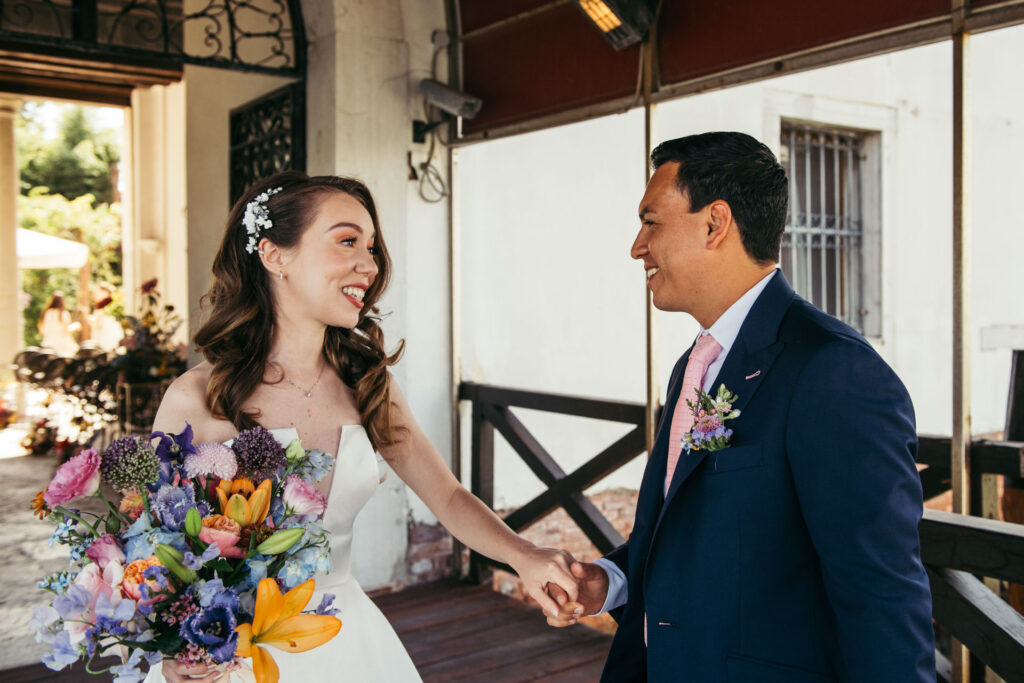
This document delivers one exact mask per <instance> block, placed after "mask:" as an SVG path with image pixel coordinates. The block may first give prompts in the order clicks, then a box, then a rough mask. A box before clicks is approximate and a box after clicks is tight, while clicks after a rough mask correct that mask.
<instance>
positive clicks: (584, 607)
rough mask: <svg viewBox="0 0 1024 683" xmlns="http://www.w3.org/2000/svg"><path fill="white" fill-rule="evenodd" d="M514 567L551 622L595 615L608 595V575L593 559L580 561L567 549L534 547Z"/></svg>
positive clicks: (562, 624)
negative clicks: (520, 562) (591, 561)
mask: <svg viewBox="0 0 1024 683" xmlns="http://www.w3.org/2000/svg"><path fill="white" fill-rule="evenodd" d="M513 569H515V570H516V573H517V574H519V577H520V578H521V579H522V580H523V584H524V587H525V589H526V592H527V593H528V594H529V595H530V597H532V598H533V599H534V600H536V601H537V603H538V604H539V605H540V606H541V608H542V609H543V610H544V615H545V616H546V617H547V621H548V624H549V625H551V626H555V627H557V628H562V627H565V626H572V625H573V624H575V623H577V622H578V621H579V619H580V617H582V616H585V615H590V614H595V613H597V612H599V611H600V610H601V608H602V607H603V606H604V603H605V599H606V598H607V597H608V574H606V573H605V571H604V569H602V568H601V567H600V566H598V565H596V564H593V563H590V562H578V561H577V560H576V559H575V558H573V556H572V555H571V554H569V553H568V552H566V551H564V550H554V549H551V548H532V549H531V550H530V551H529V553H528V557H527V558H526V559H525V560H524V561H523V563H522V565H521V566H519V567H517V566H514V565H513Z"/></svg>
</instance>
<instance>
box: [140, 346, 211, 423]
mask: <svg viewBox="0 0 1024 683" xmlns="http://www.w3.org/2000/svg"><path fill="white" fill-rule="evenodd" d="M210 370H211V365H210V364H209V363H207V362H206V361H203V362H202V363H200V364H199V365H197V366H195V367H194V368H192V369H191V370H188V371H186V372H185V373H184V374H182V375H181V376H180V377H178V378H177V379H176V380H174V382H172V383H171V385H170V386H169V387H167V391H166V392H165V393H164V397H163V399H162V400H161V401H160V408H159V409H158V410H157V412H156V419H154V420H153V429H154V430H156V431H161V432H172V433H175V434H176V433H178V432H180V431H181V430H182V429H183V428H184V426H185V423H186V422H187V423H189V424H190V425H192V428H193V429H194V430H195V431H197V432H200V431H202V432H205V431H208V429H209V427H210V426H212V424H213V423H216V422H219V420H216V419H215V418H214V417H213V415H211V414H210V411H209V409H207V407H206V385H207V384H208V383H209V381H210Z"/></svg>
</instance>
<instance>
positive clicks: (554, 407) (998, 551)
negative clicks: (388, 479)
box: [459, 367, 1024, 683]
mask: <svg viewBox="0 0 1024 683" xmlns="http://www.w3.org/2000/svg"><path fill="white" fill-rule="evenodd" d="M1015 373H1016V367H1015ZM1015 376H1016V375H1015ZM1014 386H1016V382H1015V383H1014ZM1013 395H1014V394H1013V393H1011V401H1010V407H1011V410H1010V411H1009V412H1010V415H1011V418H1010V419H1008V426H1010V425H1011V424H1013V420H1014V419H1016V417H1014V416H1015V415H1016V414H1017V413H1019V412H1020V408H1019V407H1020V406H1024V402H1017V401H1014V399H1013ZM459 398H460V399H461V400H464V401H470V402H472V475H471V484H470V485H471V488H472V491H473V493H474V494H476V495H477V496H479V497H480V498H481V499H482V500H483V501H484V502H485V503H487V505H489V506H491V507H493V506H494V431H495V429H497V431H498V432H499V433H500V434H501V435H502V437H504V438H505V440H506V441H508V443H509V444H510V445H511V446H512V449H513V450H514V451H515V452H516V453H517V454H518V455H519V457H520V458H522V460H523V462H524V463H526V465H527V466H528V467H529V468H530V469H531V470H532V471H533V473H534V474H535V475H537V477H538V478H539V479H540V480H541V481H542V482H543V483H544V484H545V485H546V486H547V487H548V488H547V490H546V491H544V492H543V493H541V494H540V495H538V496H537V497H536V498H534V499H533V500H531V501H530V502H528V503H526V505H524V506H522V507H521V508H519V509H518V510H516V511H515V512H513V513H511V514H510V515H509V516H508V517H507V518H506V519H505V521H506V523H508V525H509V526H510V527H512V529H514V530H516V531H520V530H522V529H524V528H525V527H527V526H529V525H530V524H532V523H533V522H535V521H537V520H539V519H541V518H542V517H544V516H545V515H547V514H548V513H550V512H552V511H553V510H555V509H557V508H559V507H560V508H563V509H564V510H565V511H566V512H567V513H568V514H569V516H570V517H571V518H572V519H573V521H574V522H576V524H577V525H579V527H580V529H581V530H582V531H583V533H584V534H586V536H587V538H589V539H590V541H591V542H592V543H593V544H594V545H595V546H596V547H597V548H598V550H600V551H601V552H608V551H609V550H611V549H612V548H614V547H616V546H617V545H619V544H620V543H622V540H623V539H622V537H621V535H620V534H619V533H618V532H617V531H616V530H615V529H614V528H613V527H612V525H611V523H610V522H609V521H608V520H607V519H606V518H605V517H604V516H603V515H602V514H601V512H600V511H599V510H598V509H597V508H596V507H595V506H594V505H593V504H592V503H591V502H590V501H589V500H588V499H587V498H586V497H585V496H584V495H583V490H584V489H586V488H588V487H590V486H591V485H593V484H594V483H596V482H598V481H600V480H601V479H603V478H604V477H606V476H607V475H608V474H610V473H612V472H614V471H615V470H617V469H618V468H620V467H621V466H622V465H624V464H626V463H627V462H629V461H631V460H633V459H634V458H636V457H637V456H639V455H640V454H642V453H643V452H644V451H645V443H644V436H643V429H644V405H643V404H641V403H628V402H619V401H603V400H595V399H589V398H580V397H576V396H565V395H557V394H545V393H539V392H532V391H522V390H517V389H507V388H501V387H494V386H487V385H481V384H472V383H464V384H462V385H461V386H460V390H459ZM512 408H526V409H530V410H539V411H545V412H551V413H560V414H563V415H576V416H581V417H589V418H595V419H600V420H609V421H612V422H619V423H626V424H630V425H633V429H631V430H630V431H629V432H627V433H626V435H625V436H623V437H621V438H619V439H618V440H617V441H615V442H614V443H613V444H612V445H610V446H608V447H607V448H605V449H604V450H603V451H601V452H600V453H598V454H597V455H595V456H594V457H593V458H592V459H590V460H589V461H588V462H586V463H585V464H583V465H582V466H580V467H579V468H577V469H576V470H574V471H573V472H571V473H566V472H565V471H564V470H562V468H561V467H560V466H559V465H558V463H557V462H556V460H555V458H554V457H552V455H551V454H550V453H548V452H547V451H546V450H545V449H544V447H543V446H541V444H540V443H539V442H538V440H537V439H536V438H535V437H534V436H533V435H532V434H531V433H530V431H529V430H528V429H527V428H526V427H525V426H524V425H523V423H522V422H521V421H520V420H519V419H518V418H517V417H516V416H515V415H514V414H513V413H512V410H511V409H512ZM1007 433H1010V431H1009V430H1008V432H1007ZM919 452H920V458H919V460H920V462H921V463H922V464H925V465H927V467H926V468H925V469H923V470H922V471H921V481H922V486H923V488H924V490H925V497H926V498H931V497H934V496H935V495H938V494H940V493H942V492H943V491H944V490H948V488H949V478H950V473H949V454H950V440H949V439H948V438H943V437H930V436H923V437H921V439H920V451H919ZM970 463H971V482H972V489H977V491H976V492H975V497H976V498H977V500H978V502H979V505H976V506H973V507H975V508H979V509H980V502H981V500H982V498H983V496H982V495H981V490H982V486H981V482H982V478H983V477H984V476H986V475H987V476H991V475H1001V476H1003V477H1005V478H1006V480H1007V483H1008V484H1009V485H1013V484H1014V483H1016V482H1018V481H1020V480H1021V479H1022V478H1024V443H1021V442H1010V441H1002V442H997V441H985V440H979V441H975V442H973V443H972V445H971V451H970ZM920 533H921V549H922V559H923V561H924V564H925V566H926V569H927V570H928V576H929V579H930V581H931V588H932V597H933V616H934V619H935V621H936V623H937V624H938V625H939V626H941V627H942V628H943V629H945V630H946V631H947V632H949V633H950V634H951V635H952V636H953V637H955V638H956V639H957V640H959V641H960V642H961V643H963V644H964V645H965V646H966V647H967V648H968V649H969V650H970V651H971V655H972V666H971V676H970V680H971V681H972V683H981V682H982V681H984V680H985V678H984V667H985V666H988V667H989V668H991V669H992V670H993V671H994V672H995V673H996V674H998V675H999V676H1001V677H1002V678H1003V679H1004V680H1006V681H1008V682H1010V681H1022V682H1024V617H1022V616H1021V615H1020V614H1019V613H1017V612H1016V611H1015V610H1014V609H1013V608H1012V607H1011V606H1010V605H1009V604H1008V603H1007V602H1006V601H1004V600H1003V599H1002V598H1001V597H1000V596H999V595H997V594H996V593H994V592H993V591H992V590H991V589H990V588H989V586H986V585H985V583H984V582H983V581H982V580H981V579H982V578H988V579H990V580H991V579H996V580H1002V581H1010V582H1014V583H1021V584H1024V525H1019V524H1008V523H1005V522H1000V521H995V520H989V519H983V518H981V517H975V516H965V515H955V514H951V513H946V512H939V511H934V510H925V512H924V518H923V520H922V522H921V526H920ZM488 567H502V565H500V564H497V563H494V562H492V561H491V560H488V559H487V558H485V557H483V556H480V555H476V554H473V555H471V564H470V575H471V578H472V579H474V580H477V581H480V580H483V579H484V578H485V576H486V573H487V568H488ZM503 568H505V569H507V567H503ZM937 659H938V664H937V674H938V680H941V681H948V680H950V672H951V666H950V664H949V662H948V661H947V660H946V659H945V658H944V657H943V656H942V655H941V654H939V653H937Z"/></svg>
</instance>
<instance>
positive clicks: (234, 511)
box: [217, 477, 272, 527]
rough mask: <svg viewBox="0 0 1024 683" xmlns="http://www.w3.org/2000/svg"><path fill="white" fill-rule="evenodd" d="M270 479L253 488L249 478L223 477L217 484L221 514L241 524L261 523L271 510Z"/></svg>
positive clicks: (244, 525)
mask: <svg viewBox="0 0 1024 683" xmlns="http://www.w3.org/2000/svg"><path fill="white" fill-rule="evenodd" d="M271 486H272V484H271V481H270V480H269V479H264V480H263V482H262V483H261V484H260V485H259V486H257V487H255V488H253V484H252V481H251V480H250V479H248V478H245V477H243V478H241V479H234V480H232V481H228V480H226V479H221V480H220V483H219V484H217V502H219V503H220V511H221V514H223V515H226V516H228V517H230V518H231V519H233V520H235V521H236V522H238V524H239V526H243V527H246V526H252V525H256V524H261V523H262V522H263V520H264V519H266V518H267V513H268V512H270V488H271Z"/></svg>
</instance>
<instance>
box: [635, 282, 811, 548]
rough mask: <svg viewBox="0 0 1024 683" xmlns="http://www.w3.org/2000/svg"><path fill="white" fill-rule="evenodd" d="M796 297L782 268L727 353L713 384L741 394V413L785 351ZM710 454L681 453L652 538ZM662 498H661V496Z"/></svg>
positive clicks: (663, 466) (663, 465) (663, 468)
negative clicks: (781, 336)
mask: <svg viewBox="0 0 1024 683" xmlns="http://www.w3.org/2000/svg"><path fill="white" fill-rule="evenodd" d="M795 296H796V295H795V293H794V292H793V289H792V287H790V286H789V283H788V282H787V281H786V278H785V276H783V274H782V271H781V270H779V271H777V272H776V273H775V277H773V278H772V279H771V280H770V281H769V282H768V284H767V286H765V288H764V291H763V292H761V294H760V296H758V298H757V300H756V301H755V302H754V305H753V306H752V307H751V309H750V312H749V313H748V314H747V317H746V319H745V320H744V321H743V325H742V326H741V327H740V331H739V334H738V335H737V336H736V341H734V342H733V345H732V348H731V349H730V350H729V355H728V356H726V358H725V363H724V364H723V365H722V369H721V370H720V371H719V373H718V376H717V377H716V378H715V381H714V383H713V384H712V385H711V393H712V395H714V394H715V393H717V392H718V387H719V386H720V385H722V384H724V385H725V386H726V388H727V389H729V390H730V391H731V392H732V393H734V394H736V395H737V396H738V398H737V401H736V403H735V404H734V405H733V407H734V408H736V409H737V410H739V411H740V412H741V413H742V412H743V410H744V408H745V407H746V406H747V404H748V403H749V402H750V400H751V399H752V398H753V397H754V394H755V393H756V392H757V390H758V388H760V386H761V383H762V382H763V381H764V378H765V376H766V375H767V374H768V371H769V370H770V369H771V366H772V363H774V362H775V359H776V358H777V357H778V355H779V352H780V351H782V346H783V344H782V343H781V342H778V341H777V338H778V330H779V325H780V324H781V323H782V317H783V316H784V315H785V313H786V310H788V309H789V306H790V304H791V303H792V301H793V298H794V297H795ZM687 353H689V352H687ZM684 367H685V365H684ZM681 385H682V373H680V377H679V381H677V382H676V386H675V387H674V398H672V402H671V403H670V404H669V405H673V406H674V405H675V401H676V400H678V397H679V391H680V386H681ZM670 398H671V397H670ZM668 419H671V416H668ZM742 420H743V417H742V415H741V416H740V417H738V418H736V421H735V422H733V423H732V424H731V426H732V428H733V429H742ZM668 424H671V423H670V422H666V423H664V424H662V429H661V430H660V432H661V433H659V437H662V436H664V437H666V438H665V439H661V438H659V439H658V442H659V444H660V442H661V441H663V440H664V441H667V436H668V431H669V430H668V429H667V425H668ZM662 448H663V449H662V450H661V451H659V452H658V454H659V459H660V463H659V465H660V472H661V477H662V478H661V486H664V480H665V472H666V468H667V464H666V461H667V455H666V453H667V448H668V445H667V443H666V444H664V445H663V446H662ZM707 454H708V451H706V450H703V449H701V450H698V451H691V452H690V453H686V452H685V451H684V452H683V453H682V455H681V456H680V458H679V464H678V465H676V471H675V473H674V474H673V475H672V484H671V485H670V486H669V490H668V495H666V496H665V498H664V504H663V505H662V507H661V509H660V510H659V511H658V517H657V520H658V521H657V523H656V524H655V527H654V530H653V532H652V534H651V538H652V539H653V538H654V536H655V535H656V534H657V532H658V527H660V526H661V520H662V518H663V517H664V515H665V511H666V510H667V509H668V506H669V503H671V502H672V498H673V497H674V496H675V494H676V492H677V491H679V489H680V488H681V487H682V485H683V483H684V482H685V481H686V479H687V478H688V477H689V476H690V475H691V474H692V473H693V472H694V470H696V469H697V467H698V466H699V465H700V464H701V462H703V461H704V458H706V457H707ZM644 485H650V482H647V481H645V482H644ZM649 497H650V496H649ZM658 498H659V499H660V496H659V497H658Z"/></svg>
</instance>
